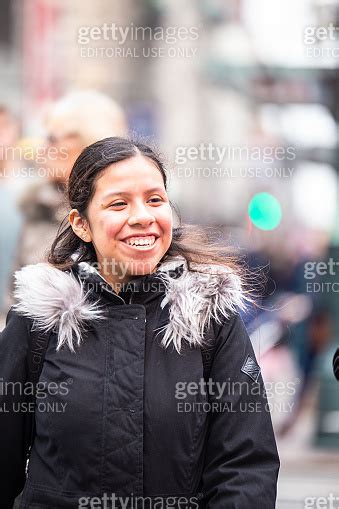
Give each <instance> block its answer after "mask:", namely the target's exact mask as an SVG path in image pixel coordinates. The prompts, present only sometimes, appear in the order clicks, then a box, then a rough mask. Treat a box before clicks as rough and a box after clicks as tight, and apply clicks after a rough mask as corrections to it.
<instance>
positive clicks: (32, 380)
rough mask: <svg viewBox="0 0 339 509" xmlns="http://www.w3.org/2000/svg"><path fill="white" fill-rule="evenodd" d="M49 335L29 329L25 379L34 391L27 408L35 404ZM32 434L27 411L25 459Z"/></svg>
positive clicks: (31, 418) (32, 423)
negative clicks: (26, 375)
mask: <svg viewBox="0 0 339 509" xmlns="http://www.w3.org/2000/svg"><path fill="white" fill-rule="evenodd" d="M50 335H51V333H46V332H41V331H38V330H34V329H32V330H31V332H30V335H29V349H28V356H27V367H28V377H27V381H28V382H29V386H30V387H34V391H30V394H29V395H28V396H27V400H28V401H27V402H28V408H30V407H31V406H33V405H30V403H33V404H35V398H36V385H37V383H38V382H39V378H40V375H41V371H42V366H43V363H44V358H45V354H46V350H47V346H48V343H49V338H50ZM34 435H35V414H34V413H33V412H27V414H26V422H25V436H24V447H25V451H24V452H25V457H26V460H28V458H29V454H30V450H31V447H32V444H33V440H34ZM26 467H27V465H26Z"/></svg>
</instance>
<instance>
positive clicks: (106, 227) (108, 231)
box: [101, 219, 119, 240]
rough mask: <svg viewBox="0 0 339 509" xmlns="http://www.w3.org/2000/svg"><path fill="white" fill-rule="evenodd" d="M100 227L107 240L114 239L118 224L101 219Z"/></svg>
mask: <svg viewBox="0 0 339 509" xmlns="http://www.w3.org/2000/svg"><path fill="white" fill-rule="evenodd" d="M101 228H102V231H103V232H104V234H105V237H106V238H107V239H108V240H112V239H114V238H115V237H116V236H117V234H118V232H119V226H118V225H117V224H116V223H112V220H109V219H106V220H102V224H101Z"/></svg>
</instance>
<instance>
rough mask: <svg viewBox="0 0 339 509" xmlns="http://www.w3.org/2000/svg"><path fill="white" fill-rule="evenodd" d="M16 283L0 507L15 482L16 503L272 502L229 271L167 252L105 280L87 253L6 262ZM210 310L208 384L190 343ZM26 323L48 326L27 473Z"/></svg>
mask: <svg viewBox="0 0 339 509" xmlns="http://www.w3.org/2000/svg"><path fill="white" fill-rule="evenodd" d="M205 270H206V271H207V270H208V271H209V272H210V269H208V268H207V267H205ZM16 287H17V290H16V297H17V301H18V303H17V304H16V305H15V306H14V308H12V309H11V310H10V312H9V314H8V317H7V324H6V328H5V329H4V330H3V331H2V333H1V337H0V377H1V379H2V380H1V382H2V391H0V394H1V393H2V395H1V396H0V408H1V413H0V442H1V444H0V445H1V459H0V496H1V504H0V506H1V508H3V509H8V508H11V507H12V505H13V501H14V499H15V497H16V496H17V495H18V494H19V493H20V492H21V490H22V489H23V488H24V492H23V497H22V502H21V506H20V507H21V508H22V509H28V508H29V509H37V508H39V509H55V508H63V509H68V508H69V509H71V508H72V509H74V508H78V507H79V508H80V507H88V508H89V507H95V508H98V507H100V508H101V507H105V508H113V507H123V508H131V509H136V508H139V507H142V508H153V507H154V508H157V509H160V508H164V507H177V508H181V509H184V508H193V507H201V508H206V509H224V508H225V509H226V508H229V509H249V508H251V509H273V508H274V507H275V499H276V483H277V476H278V470H279V459H278V454H277V449H276V444H275V438H274V434H273V430H272V424H271V418H270V414H269V411H268V410H267V400H266V396H265V394H264V386H263V381H262V378H261V374H260V368H259V366H258V364H257V362H256V358H255V354H254V352H253V349H252V346H251V343H250V340H249V337H248V334H247V332H246V329H245V327H244V324H243V322H242V320H241V318H240V315H239V313H238V312H237V310H238V309H239V307H241V306H242V304H243V295H242V293H241V288H240V286H239V282H238V280H237V277H236V276H235V275H234V274H232V273H229V272H226V271H223V272H220V274H218V275H212V274H210V273H207V274H199V273H194V272H191V271H188V270H187V268H186V265H185V264H184V263H182V261H180V260H179V261H178V260H177V261H175V262H174V264H173V265H172V266H171V265H168V264H162V265H161V266H160V268H159V269H158V270H157V272H155V273H153V274H149V275H147V276H139V277H136V278H135V279H133V280H132V281H131V282H130V283H128V284H125V285H124V286H123V289H122V291H121V292H120V293H119V294H116V293H115V292H114V291H113V290H112V287H111V286H110V285H108V284H107V283H106V282H105V281H104V279H103V278H102V277H101V276H100V275H99V274H98V273H97V272H96V271H95V270H93V269H92V268H90V266H89V265H88V264H86V263H81V264H76V263H75V265H74V269H72V271H69V272H62V271H60V270H58V269H55V268H53V267H51V266H49V265H47V264H37V265H30V266H26V267H24V268H23V269H21V270H20V271H18V272H17V273H16ZM208 317H211V319H212V322H211V323H212V325H213V328H214V333H215V347H214V352H215V354H214V359H213V363H212V366H211V371H210V378H209V381H210V385H209V392H210V394H209V395H208V394H207V391H206V390H205V389H206V388H207V387H206V385H204V383H203V363H202V355H201V348H200V347H199V342H201V340H202V338H203V334H204V330H205V329H204V326H205V320H206V319H208ZM33 325H34V327H35V328H38V329H39V330H45V331H47V332H48V333H49V334H50V339H49V345H48V348H47V352H46V356H45V360H44V364H43V369H42V373H41V376H40V381H39V387H38V394H37V398H36V405H35V422H36V434H35V440H34V443H33V446H32V450H31V454H30V461H29V468H28V477H27V480H26V479H25V458H24V455H23V450H24V443H23V440H24V438H23V437H24V436H25V435H24V430H25V422H27V420H26V421H25V417H26V419H27V415H29V414H28V413H27V411H28V410H32V409H27V408H25V401H26V399H25V398H26V394H27V393H28V392H29V388H28V390H27V391H26V385H25V383H26V384H27V352H28V337H29V334H30V331H31V329H32V326H33ZM165 344H166V345H167V347H166V348H165V347H164V345H165ZM72 350H74V351H72ZM178 350H180V353H179V352H178ZM37 355H38V352H37ZM6 382H7V383H8V382H20V384H18V387H17V390H15V391H14V390H13V386H12V390H11V389H10V387H9V385H10V384H7V385H8V387H7V386H6ZM217 382H218V383H219V386H217ZM222 384H224V389H223V390H221V389H220V390H219V389H218V387H219V388H222V387H223V386H222ZM20 387H21V389H20ZM22 387H24V388H25V389H24V390H23V389H22ZM24 393H26V394H24ZM213 405H214V407H213ZM30 415H31V414H30ZM105 504H106V505H105Z"/></svg>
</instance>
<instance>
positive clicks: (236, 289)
mask: <svg viewBox="0 0 339 509" xmlns="http://www.w3.org/2000/svg"><path fill="white" fill-rule="evenodd" d="M78 266H81V274H82V277H79V276H78V275H77V274H75V273H73V272H72V271H68V272H64V271H61V270H59V269H57V268H55V267H53V266H51V265H49V264H47V263H38V264H36V265H27V266H26V267H23V268H22V269H20V270H19V271H17V272H16V273H15V292H14V296H15V298H16V300H17V302H16V304H15V305H14V306H13V308H14V310H15V311H16V312H17V313H19V314H21V315H24V316H26V317H28V318H30V319H32V320H33V327H34V329H37V330H39V331H43V332H50V331H52V330H54V331H56V332H57V334H58V342H57V350H59V349H60V348H61V347H62V346H63V345H68V347H69V348H70V350H71V351H74V345H75V344H77V345H80V343H81V339H82V330H83V327H84V326H85V325H89V324H90V323H91V322H94V321H96V320H103V319H105V313H104V307H105V306H103V305H102V303H101V302H100V297H99V298H98V300H97V301H93V299H92V298H89V297H90V295H89V294H90V290H87V291H86V289H85V284H84V279H86V275H89V274H92V275H93V274H94V275H95V277H96V278H99V279H100V281H101V282H102V283H103V284H104V285H105V288H106V291H107V287H110V285H109V284H108V283H107V281H105V280H104V279H103V277H102V276H101V275H100V274H99V272H98V271H97V270H96V269H95V268H93V266H90V265H89V264H87V263H85V262H82V263H80V264H78ZM178 268H180V271H179V272H177V273H176V277H173V270H177V269H178ZM192 268H194V269H195V270H199V272H193V271H189V270H188V269H187V265H186V262H185V260H183V259H181V258H178V259H176V260H172V261H170V262H165V263H162V264H161V265H160V266H159V267H158V269H157V271H156V272H154V273H153V274H150V275H148V276H147V278H148V279H149V278H159V279H160V280H161V282H162V283H163V286H164V295H163V296H162V297H161V299H162V301H161V308H164V307H165V306H166V305H169V321H168V323H167V324H166V325H165V326H163V327H162V328H161V331H159V332H163V333H164V336H163V339H162V345H163V346H164V347H165V348H167V347H168V346H169V345H171V344H172V345H173V346H174V347H175V348H176V350H177V351H178V352H180V350H181V346H182V341H185V342H188V344H189V345H190V346H198V345H201V344H202V343H203V340H204V333H205V330H206V327H208V326H209V323H210V320H211V319H214V320H216V321H217V323H219V324H220V323H221V320H222V318H229V317H230V315H231V314H233V313H235V312H237V311H238V310H239V309H241V310H244V309H245V307H246V300H247V297H246V294H245V293H244V291H243V290H242V286H241V281H240V278H239V276H237V275H236V274H234V273H233V272H232V271H231V270H230V269H227V268H225V267H221V266H216V265H212V266H211V265H209V266H207V265H203V266H202V265H197V264H195V265H194V264H192ZM145 277H146V276H145ZM140 279H141V280H142V279H143V277H141V278H140V277H139V281H140ZM110 289H111V290H110V292H111V293H113V294H114V295H118V294H115V292H114V290H113V289H112V287H110ZM108 291H109V290H108ZM150 291H151V290H150ZM126 305H128V304H126Z"/></svg>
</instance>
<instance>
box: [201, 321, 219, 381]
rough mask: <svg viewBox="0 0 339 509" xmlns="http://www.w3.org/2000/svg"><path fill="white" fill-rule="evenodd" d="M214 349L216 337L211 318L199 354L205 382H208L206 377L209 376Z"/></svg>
mask: <svg viewBox="0 0 339 509" xmlns="http://www.w3.org/2000/svg"><path fill="white" fill-rule="evenodd" d="M215 350H216V337H215V332H214V326H213V320H211V321H210V325H209V327H208V328H207V330H206V333H205V344H204V345H203V346H202V347H201V356H202V364H203V373H204V380H205V382H208V379H209V377H210V373H211V368H212V363H213V359H214V354H215Z"/></svg>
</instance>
